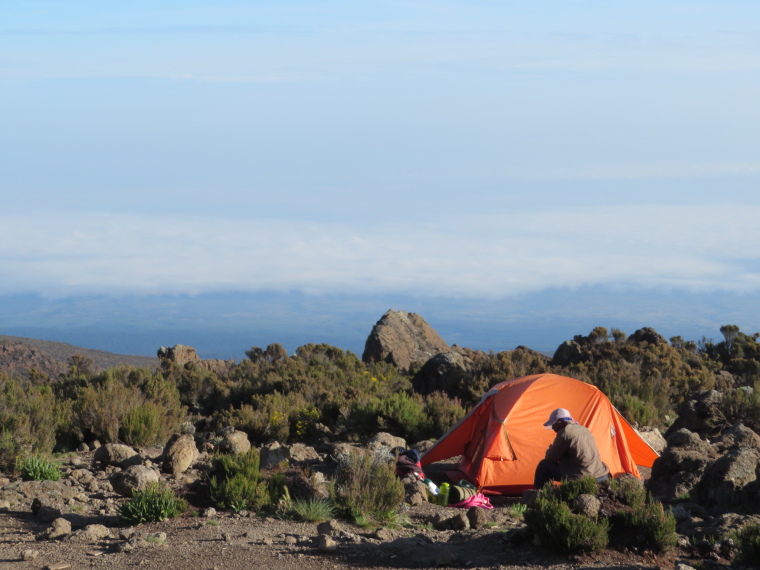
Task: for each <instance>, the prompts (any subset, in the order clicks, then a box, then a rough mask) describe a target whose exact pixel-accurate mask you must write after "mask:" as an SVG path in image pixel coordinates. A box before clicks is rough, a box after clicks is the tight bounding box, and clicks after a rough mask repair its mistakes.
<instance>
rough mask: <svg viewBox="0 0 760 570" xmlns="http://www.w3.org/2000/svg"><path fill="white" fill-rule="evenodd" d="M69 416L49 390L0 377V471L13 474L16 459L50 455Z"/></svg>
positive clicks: (68, 407) (66, 405)
mask: <svg viewBox="0 0 760 570" xmlns="http://www.w3.org/2000/svg"><path fill="white" fill-rule="evenodd" d="M69 416H70V406H69V403H68V402H66V401H59V400H57V399H56V397H55V393H54V392H53V390H52V389H51V388H50V386H48V385H35V384H32V383H31V382H29V381H27V380H23V379H20V378H11V377H9V376H7V375H5V374H0V471H12V470H13V468H14V467H15V464H16V459H17V458H18V457H19V456H22V455H25V454H30V453H31V454H34V453H42V454H45V453H51V452H52V451H53V449H54V447H55V444H56V438H57V436H63V435H64V434H65V432H66V431H67V426H68V422H69V420H68V418H69Z"/></svg>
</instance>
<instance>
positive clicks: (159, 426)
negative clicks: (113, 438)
mask: <svg viewBox="0 0 760 570" xmlns="http://www.w3.org/2000/svg"><path fill="white" fill-rule="evenodd" d="M119 433H120V434H121V440H122V441H123V442H124V443H126V444H127V445H133V446H144V445H151V444H154V443H164V442H166V440H167V439H168V438H169V436H170V435H171V434H172V433H173V430H172V425H171V424H169V423H167V422H166V416H165V414H164V410H163V409H161V408H160V407H159V406H158V405H157V404H155V403H154V402H144V403H142V404H139V405H137V406H135V407H134V408H132V409H131V410H129V412H127V415H126V417H125V418H124V421H123V423H122V424H121V428H120V430H119Z"/></svg>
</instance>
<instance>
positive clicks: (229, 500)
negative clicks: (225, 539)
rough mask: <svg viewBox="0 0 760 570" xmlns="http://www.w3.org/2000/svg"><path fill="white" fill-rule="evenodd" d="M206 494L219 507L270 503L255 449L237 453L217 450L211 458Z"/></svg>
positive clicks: (240, 507)
mask: <svg viewBox="0 0 760 570" xmlns="http://www.w3.org/2000/svg"><path fill="white" fill-rule="evenodd" d="M209 495H210V498H211V501H212V502H213V503H214V504H215V505H216V506H217V507H219V508H222V509H232V510H233V511H241V510H244V509H247V510H259V509H261V508H263V507H265V506H267V505H269V504H270V494H269V490H268V488H267V482H266V480H264V478H263V476H262V473H261V470H260V469H259V450H258V449H256V448H252V449H250V450H249V451H248V452H247V453H244V454H240V455H223V454H217V455H215V456H214V458H213V459H212V471H211V475H210V476H209Z"/></svg>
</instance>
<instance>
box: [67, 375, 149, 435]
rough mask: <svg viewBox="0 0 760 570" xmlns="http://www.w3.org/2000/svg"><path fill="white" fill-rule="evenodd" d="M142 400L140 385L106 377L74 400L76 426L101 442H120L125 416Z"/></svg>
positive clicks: (81, 392) (88, 387)
mask: <svg viewBox="0 0 760 570" xmlns="http://www.w3.org/2000/svg"><path fill="white" fill-rule="evenodd" d="M143 401H144V397H143V396H142V394H141V393H140V389H139V388H137V387H134V386H126V385H124V384H123V383H122V382H121V380H120V379H119V378H116V377H114V376H112V375H108V376H104V377H103V378H102V381H97V382H93V383H92V384H89V385H87V386H85V387H84V388H82V389H81V390H80V391H79V393H78V398H77V400H76V401H75V402H74V417H75V418H76V423H77V427H78V428H79V431H80V432H81V433H83V434H87V433H90V434H92V435H93V436H95V437H97V438H98V439H99V440H100V441H102V442H108V443H114V442H117V441H119V430H120V429H121V424H122V422H123V421H124V418H126V417H127V414H129V412H130V410H131V409H132V408H135V407H137V406H139V405H140V404H141V403H142V402H143Z"/></svg>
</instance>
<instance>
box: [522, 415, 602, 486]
mask: <svg viewBox="0 0 760 570" xmlns="http://www.w3.org/2000/svg"><path fill="white" fill-rule="evenodd" d="M544 426H546V427H547V428H549V427H550V428H551V429H553V430H554V431H555V433H556V434H557V435H556V436H555V438H554V442H553V443H552V444H551V445H550V446H549V449H547V450H546V456H545V457H544V459H542V460H541V461H539V462H538V465H537V466H536V474H535V477H534V480H533V485H534V486H535V488H536V489H540V488H541V487H543V486H544V485H545V484H546V483H548V482H549V481H562V480H563V479H564V480H575V479H582V478H583V477H593V478H595V479H596V480H597V481H599V482H601V481H604V480H606V479H609V477H610V470H609V469H608V468H607V466H606V465H605V464H604V463H603V462H602V460H601V458H600V457H599V449H597V447H596V441H595V440H594V434H592V433H591V431H590V430H589V429H588V428H587V427H585V426H582V425H581V424H579V423H576V422H575V420H573V418H572V416H571V415H570V412H569V411H568V410H566V409H564V408H557V409H556V410H554V411H553V412H552V413H551V415H550V416H549V420H548V421H547V422H546V423H544Z"/></svg>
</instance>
